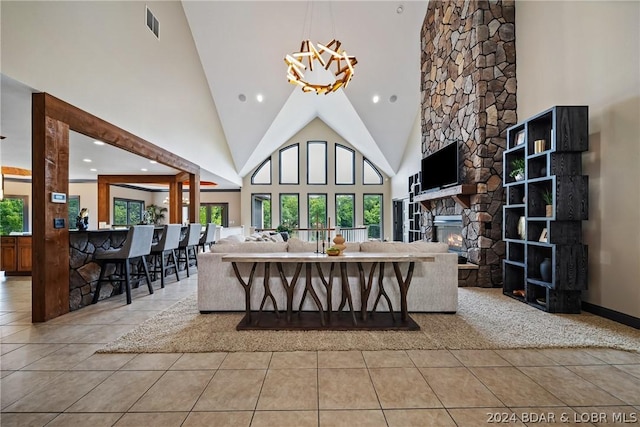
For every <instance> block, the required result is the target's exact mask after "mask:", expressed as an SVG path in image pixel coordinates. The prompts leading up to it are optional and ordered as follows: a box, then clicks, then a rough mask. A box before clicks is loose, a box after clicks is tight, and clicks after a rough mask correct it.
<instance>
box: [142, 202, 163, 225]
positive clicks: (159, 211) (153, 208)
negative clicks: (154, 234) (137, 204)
mask: <svg viewBox="0 0 640 427" xmlns="http://www.w3.org/2000/svg"><path fill="white" fill-rule="evenodd" d="M146 211H147V217H148V219H149V223H151V224H153V225H160V222H162V221H164V213H165V212H166V211H167V208H165V207H163V206H158V205H149V206H147V209H146Z"/></svg>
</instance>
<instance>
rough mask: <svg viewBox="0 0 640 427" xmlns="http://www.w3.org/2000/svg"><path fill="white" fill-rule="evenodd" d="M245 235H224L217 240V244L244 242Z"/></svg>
mask: <svg viewBox="0 0 640 427" xmlns="http://www.w3.org/2000/svg"><path fill="white" fill-rule="evenodd" d="M244 239H245V238H244V236H243V235H242V234H232V235H231V236H227V237H223V238H222V239H220V240H218V241H217V242H216V245H220V244H222V245H225V244H236V243H241V242H244Z"/></svg>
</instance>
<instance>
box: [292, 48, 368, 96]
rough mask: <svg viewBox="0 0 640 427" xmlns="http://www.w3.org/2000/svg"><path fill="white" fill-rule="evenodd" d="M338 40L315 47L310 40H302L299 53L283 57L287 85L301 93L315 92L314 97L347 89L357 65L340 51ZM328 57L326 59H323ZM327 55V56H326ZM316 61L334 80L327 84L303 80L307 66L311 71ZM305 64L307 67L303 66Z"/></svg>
mask: <svg viewBox="0 0 640 427" xmlns="http://www.w3.org/2000/svg"><path fill="white" fill-rule="evenodd" d="M340 46H341V43H340V41H339V40H336V39H333V40H331V41H330V42H329V43H327V44H326V45H323V44H320V43H317V47H316V46H314V44H313V43H312V42H311V41H310V40H303V41H302V45H301V46H300V52H295V53H292V54H290V55H287V56H285V58H284V62H285V63H286V64H287V79H288V80H289V83H291V84H296V85H299V86H301V87H302V91H303V92H315V93H316V95H320V94H325V95H326V94H328V93H330V92H335V91H337V90H338V89H340V88H341V87H343V86H344V87H347V85H348V84H349V82H350V81H351V79H352V78H353V67H354V66H355V65H356V64H357V63H358V60H357V59H356V57H355V56H349V55H347V52H345V51H344V50H341V49H340ZM323 54H324V55H325V56H328V57H327V59H325V58H324V57H323ZM327 54H328V55H327ZM315 61H318V62H319V63H320V65H321V66H322V67H324V69H325V70H329V69H330V68H331V67H332V66H333V69H331V70H329V71H331V72H332V73H333V75H334V76H335V80H334V81H333V82H331V83H328V84H321V83H312V82H309V81H307V80H305V77H304V71H305V70H306V69H307V65H308V68H309V70H310V71H313V63H314V62H315ZM305 62H306V63H307V65H305Z"/></svg>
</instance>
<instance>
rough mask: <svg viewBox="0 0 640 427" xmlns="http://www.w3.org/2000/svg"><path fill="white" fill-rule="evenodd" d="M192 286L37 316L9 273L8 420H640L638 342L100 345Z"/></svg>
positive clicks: (0, 303)
mask: <svg viewBox="0 0 640 427" xmlns="http://www.w3.org/2000/svg"><path fill="white" fill-rule="evenodd" d="M196 287H197V283H196V279H195V277H193V276H192V277H191V278H190V279H183V280H182V281H180V282H173V283H168V284H167V287H166V288H165V289H159V288H158V289H156V292H155V293H154V294H153V295H148V294H147V292H146V290H145V289H138V290H135V291H134V294H133V304H131V305H130V306H127V305H126V304H125V303H124V298H123V297H116V298H113V299H111V300H109V301H101V302H100V303H99V304H96V305H94V306H90V307H87V308H84V309H82V310H80V311H77V312H74V313H70V314H67V315H65V316H62V317H59V318H57V319H54V320H52V321H50V322H47V323H46V324H31V282H30V280H29V278H26V279H25V278H9V279H7V281H5V282H3V283H0V334H1V335H0V336H1V338H0V354H1V355H0V407H1V413H0V425H2V426H3V427H9V426H21V427H22V426H34V427H36V426H37V427H39V426H47V427H53V426H91V427H102V426H118V427H122V426H136V427H139V426H160V427H165V426H166V427H172V426H184V427H194V426H281V427H282V426H296V427H298V426H300V427H304V426H316V427H318V426H323V427H324V426H332V427H333V426H391V427H396V426H402V427H408V426H481V425H487V424H509V425H515V426H523V425H535V426H540V425H575V426H593V425H597V426H602V425H606V426H613V425H634V424H635V425H638V426H640V354H638V353H631V352H622V351H617V350H606V349H605V350H603V349H541V350H495V351H491V350H482V351H479V350H451V351H448V350H425V351H416V350H411V351H377V352H372V351H362V352H361V351H349V352H330V351H326V352H293V353H229V354H227V353H199V354H95V353H94V352H95V350H96V349H98V348H100V347H101V346H102V345H103V344H105V343H107V342H109V341H111V340H113V339H115V338H116V337H118V336H119V335H121V334H122V333H124V332H126V331H128V330H130V329H132V328H133V327H135V325H137V324H138V323H140V322H142V321H144V320H146V319H148V318H150V317H152V316H153V315H155V314H157V313H159V312H160V311H162V310H163V309H165V308H167V307H169V306H170V305H171V304H173V303H175V302H177V301H178V300H180V299H182V298H183V297H185V296H187V295H189V294H193V293H194V292H195V291H196ZM105 325H109V327H105Z"/></svg>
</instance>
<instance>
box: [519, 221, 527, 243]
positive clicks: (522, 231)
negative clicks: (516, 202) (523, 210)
mask: <svg viewBox="0 0 640 427" xmlns="http://www.w3.org/2000/svg"><path fill="white" fill-rule="evenodd" d="M526 224H527V219H526V218H525V217H523V216H521V217H520V218H519V219H518V236H520V238H521V239H522V240H525V239H526V238H527V225H526Z"/></svg>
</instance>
